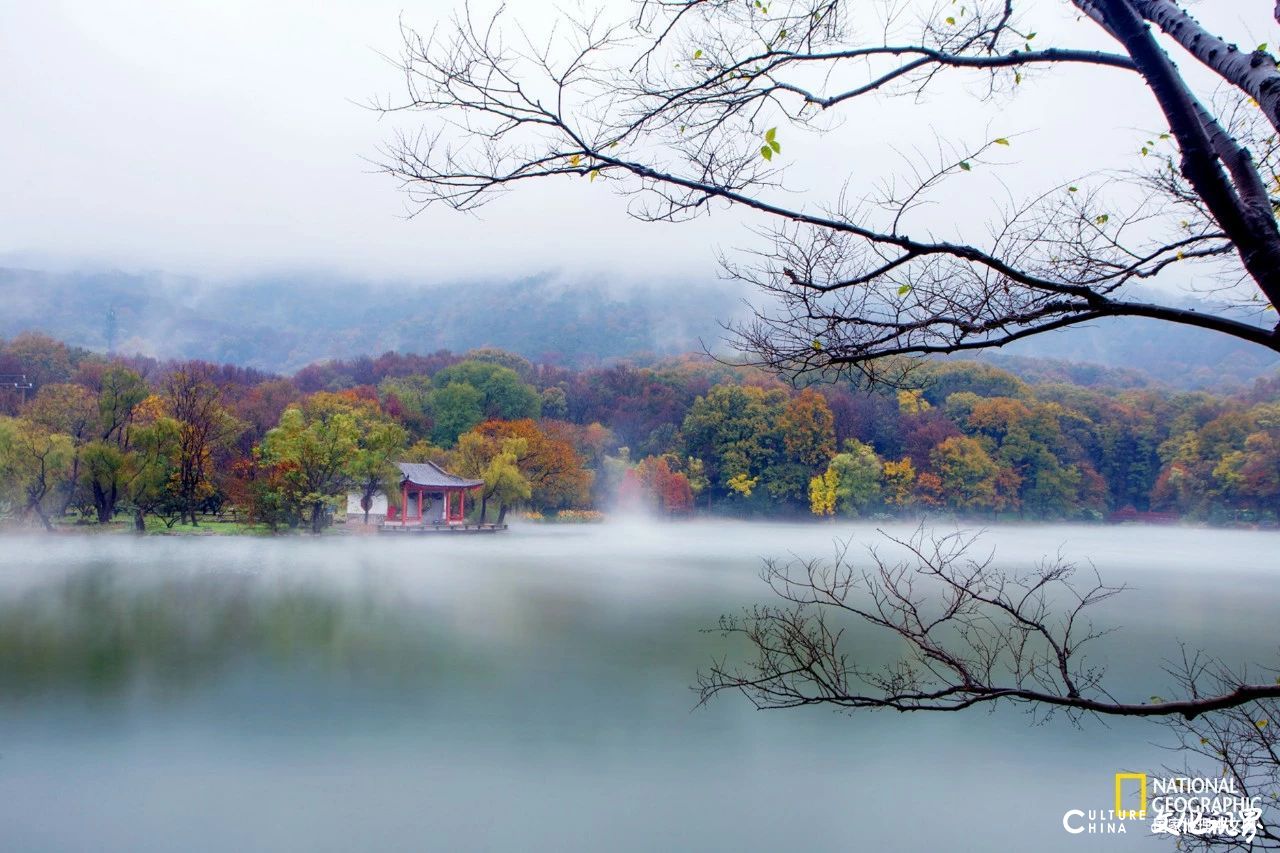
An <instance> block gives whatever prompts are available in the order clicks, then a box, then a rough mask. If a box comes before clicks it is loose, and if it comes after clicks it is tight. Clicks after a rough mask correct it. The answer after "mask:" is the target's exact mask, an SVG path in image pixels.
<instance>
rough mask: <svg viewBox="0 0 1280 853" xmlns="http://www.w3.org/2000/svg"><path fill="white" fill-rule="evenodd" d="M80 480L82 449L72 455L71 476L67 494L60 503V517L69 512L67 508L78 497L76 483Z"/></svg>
mask: <svg viewBox="0 0 1280 853" xmlns="http://www.w3.org/2000/svg"><path fill="white" fill-rule="evenodd" d="M79 482H80V451H79V450H77V451H76V452H75V454H74V455H73V456H72V457H71V478H70V479H68V480H67V485H66V491H67V494H66V496H65V497H63V499H62V503H60V504H59V505H58V517H59V518H61V517H62V516H64V515H66V514H67V510H69V509H70V508H71V502H72V501H73V500H75V498H76V484H77V483H79Z"/></svg>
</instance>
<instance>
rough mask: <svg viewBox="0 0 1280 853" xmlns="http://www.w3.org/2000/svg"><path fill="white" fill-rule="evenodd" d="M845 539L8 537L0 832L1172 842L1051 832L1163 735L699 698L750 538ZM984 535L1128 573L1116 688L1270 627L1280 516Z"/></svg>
mask: <svg viewBox="0 0 1280 853" xmlns="http://www.w3.org/2000/svg"><path fill="white" fill-rule="evenodd" d="M942 529H944V530H945V529H947V528H945V527H943V528H942ZM911 530H912V528H909V527H906V526H902V525H890V526H889V527H888V531H889V532H890V533H893V534H895V535H898V536H906V535H909V534H910V532H911ZM841 537H852V538H853V539H854V540H855V543H857V544H855V547H854V550H853V551H851V554H857V553H858V551H857V549H858V547H859V545H865V544H872V543H876V542H883V539H882V538H881V537H880V535H879V534H878V533H877V532H876V525H874V524H872V523H869V522H862V523H836V524H773V523H755V522H752V523H748V522H732V521H694V522H687V523H671V524H656V523H655V524H645V523H640V522H635V523H622V522H618V523H609V524H605V525H591V526H550V525H548V526H517V527H514V528H513V529H512V530H511V531H510V532H509V533H507V534H503V535H496V536H470V537H461V536H459V537H422V538H418V539H408V538H399V537H395V538H391V537H373V536H368V537H356V536H351V537H337V536H335V537H323V538H319V539H310V538H276V539H263V538H232V537H190V538H169V537H152V538H146V539H141V540H134V539H132V538H129V537H50V538H44V537H17V538H15V537H10V538H7V539H3V540H0V848H2V849H4V850H21V851H26V850H38V851H63V850H66V851H71V850H75V851H85V850H93V851H126V850H127V851H143V850H182V851H206V850H209V851H213V850H235V851H259V850H262V851H268V850H269V851H283V850H306V851H351V850H445V851H451V850H504V851H505V850H557V851H559V850H619V851H654V850H761V851H764V850H768V851H779V850H787V851H790V850H797V851H801V850H803V851H810V850H812V851H852V850H892V851H898V850H902V851H911V850H947V851H957V850H962V851H967V850H973V851H992V850H1027V849H1036V850H1047V851H1056V850H1073V851H1075V850H1094V849H1096V850H1139V849H1146V850H1170V849H1172V847H1173V845H1172V844H1171V843H1169V841H1167V840H1165V841H1161V840H1155V839H1151V838H1147V837H1144V836H1143V835H1142V834H1141V833H1139V832H1131V833H1130V834H1129V835H1128V836H1089V835H1079V836H1071V835H1068V834H1066V833H1065V832H1064V831H1063V829H1062V815H1063V813H1064V812H1065V811H1066V810H1068V809H1072V808H1081V809H1085V808H1106V807H1108V806H1109V804H1110V802H1111V796H1112V784H1113V776H1114V774H1115V773H1116V772H1118V771H1122V770H1135V769H1136V770H1145V769H1155V768H1156V767H1158V766H1159V765H1161V764H1162V763H1168V762H1169V761H1170V759H1171V757H1172V756H1170V754H1169V753H1167V752H1165V751H1163V750H1162V749H1161V748H1160V745H1161V743H1162V742H1163V743H1167V742H1168V741H1167V736H1166V734H1165V732H1164V730H1163V729H1162V728H1161V727H1160V726H1158V725H1155V724H1151V723H1148V722H1141V721H1133V720H1112V721H1109V722H1108V723H1107V724H1105V725H1104V724H1102V723H1100V722H1098V721H1095V720H1089V719H1086V720H1083V721H1082V722H1081V723H1080V725H1079V726H1074V725H1072V724H1071V723H1069V722H1068V721H1067V720H1066V719H1065V718H1055V719H1053V720H1050V721H1049V722H1046V723H1041V724H1036V723H1035V721H1033V720H1031V719H1029V718H1028V716H1027V715H1026V713H1025V712H1024V711H1022V710H1020V709H1016V708H1005V709H1001V710H998V711H996V712H994V713H989V712H987V711H982V710H978V711H971V712H966V713H957V714H905V715H904V714H892V713H883V712H882V713H858V714H855V715H852V716H849V715H844V714H839V713H835V712H833V711H830V710H823V709H815V708H810V709H804V710H788V711H763V712H762V711H756V710H754V709H753V708H752V707H751V706H750V704H749V703H748V702H747V701H746V700H745V699H743V698H741V697H738V696H736V695H733V696H731V695H723V696H721V697H718V698H717V699H715V700H714V701H713V702H712V703H711V704H710V705H708V706H706V707H702V708H695V707H694V706H695V703H696V698H697V697H696V694H695V692H694V691H693V690H692V689H691V685H693V684H694V682H695V679H696V675H697V672H698V670H699V669H700V668H703V667H705V666H706V664H707V663H708V662H709V661H710V660H711V659H712V657H713V656H717V655H721V654H726V653H728V654H730V655H733V654H736V653H739V651H740V650H739V649H738V648H737V647H736V646H731V645H728V644H727V643H726V641H725V640H724V639H723V638H721V637H720V636H718V635H716V634H714V633H706V632H704V631H702V630H700V629H702V628H705V627H709V626H713V625H714V624H715V622H716V619H717V617H718V616H720V615H721V614H722V613H733V612H735V611H737V610H738V609H740V608H741V607H743V606H747V605H750V604H753V603H757V602H768V601H770V593H769V590H768V589H767V588H766V587H765V586H764V584H763V583H762V582H761V580H760V578H759V576H758V572H759V569H760V565H761V559H762V558H764V557H782V558H786V557H788V556H789V555H799V556H825V555H830V554H831V553H832V552H833V542H834V540H836V539H837V538H841ZM982 541H983V544H984V546H986V547H990V548H994V549H995V553H996V560H997V562H998V563H999V564H1000V565H1002V566H1008V567H1010V568H1015V567H1019V566H1026V567H1027V568H1030V567H1031V566H1032V565H1033V564H1034V563H1035V562H1036V561H1038V560H1039V559H1041V558H1043V557H1045V556H1052V555H1054V554H1057V553H1058V552H1059V551H1061V552H1062V553H1063V554H1065V555H1066V556H1067V557H1069V558H1072V559H1074V560H1076V561H1079V562H1082V563H1084V562H1088V561H1091V562H1092V563H1093V564H1094V565H1095V566H1096V567H1097V569H1098V570H1099V571H1100V572H1101V573H1102V575H1103V576H1104V578H1105V579H1106V580H1107V581H1108V582H1111V583H1119V582H1124V583H1128V584H1131V585H1132V586H1133V587H1134V589H1132V590H1131V591H1129V592H1126V593H1124V594H1123V595H1121V596H1120V597H1118V598H1116V599H1113V600H1112V601H1109V602H1107V603H1106V604H1105V605H1104V606H1102V607H1100V608H1098V609H1097V611H1096V612H1095V614H1094V619H1095V621H1096V622H1097V623H1098V624H1099V625H1105V624H1114V625H1117V626H1119V627H1120V628H1121V630H1119V631H1118V632H1116V633H1115V634H1112V635H1110V636H1108V637H1106V638H1104V639H1103V640H1101V641H1099V644H1098V646H1097V647H1096V648H1095V649H1094V651H1093V653H1092V655H1091V659H1093V660H1095V661H1098V662H1105V663H1106V664H1107V665H1108V667H1109V668H1110V677H1109V681H1108V683H1109V684H1111V685H1112V686H1113V688H1114V690H1115V692H1116V693H1117V694H1118V695H1119V696H1120V697H1122V698H1126V699H1132V700H1135V701H1142V700H1144V699H1146V698H1147V697H1148V696H1150V695H1151V694H1153V693H1159V692H1160V691H1161V690H1166V692H1167V679H1166V677H1165V676H1164V674H1163V673H1162V672H1161V671H1160V665H1161V662H1162V661H1163V660H1165V659H1169V658H1172V657H1174V656H1176V655H1177V654H1178V647H1177V643H1178V642H1179V641H1182V642H1186V643H1187V644H1189V645H1191V646H1195V647H1203V648H1205V649H1207V650H1209V651H1211V652H1213V653H1215V654H1217V655H1220V656H1222V657H1224V658H1225V659H1226V660H1227V661H1229V662H1244V661H1257V660H1262V661H1265V660H1274V654H1275V649H1276V648H1277V645H1280V643H1278V642H1277V641H1278V640H1280V629H1278V627H1277V625H1278V624H1280V620H1277V619H1276V613H1277V612H1278V611H1280V607H1278V605H1280V585H1277V584H1276V583H1275V580H1274V577H1273V575H1274V572H1275V570H1276V561H1275V554H1276V553H1277V551H1278V550H1280V534H1277V533H1274V532H1252V531H1225V530H1200V529H1189V528H1142V527H1101V526H1096V527H1094V526H1078V527H1073V526H1032V525H1028V526H1017V527H997V528H992V529H990V530H988V531H987V532H986V533H985V534H984V538H983V540H982ZM865 649H866V650H867V651H866V652H865V653H866V654H871V655H882V656H889V655H893V654H894V653H895V648H894V646H893V644H892V643H884V642H880V643H876V642H874V641H873V640H872V639H870V638H869V639H868V640H867V644H866V646H865ZM1265 817H1266V815H1265V814H1264V818H1265Z"/></svg>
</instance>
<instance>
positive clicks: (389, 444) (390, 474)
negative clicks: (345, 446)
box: [350, 418, 409, 524]
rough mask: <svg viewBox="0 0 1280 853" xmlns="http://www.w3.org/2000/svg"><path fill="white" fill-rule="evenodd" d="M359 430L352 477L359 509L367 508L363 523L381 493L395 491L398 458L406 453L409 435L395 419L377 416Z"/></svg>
mask: <svg viewBox="0 0 1280 853" xmlns="http://www.w3.org/2000/svg"><path fill="white" fill-rule="evenodd" d="M358 426H359V428H360V433H359V436H358V438H357V441H356V450H355V455H354V456H353V457H352V459H351V467H350V473H351V479H352V482H353V483H354V485H355V488H356V491H357V492H359V493H360V508H361V509H362V510H364V523H365V524H368V523H369V509H370V507H372V506H373V498H374V496H375V495H376V494H378V492H382V493H383V494H384V495H388V496H389V495H391V494H392V493H393V492H395V490H396V489H395V487H396V483H397V480H398V478H399V473H400V469H398V468H397V467H396V464H395V463H396V461H397V459H398V458H399V457H400V456H401V455H402V454H403V453H404V450H405V446H406V445H407V444H408V441H409V434H408V433H407V432H405V429H404V427H402V426H400V424H398V423H395V422H394V421H391V420H388V419H385V418H378V419H375V420H372V421H370V422H366V423H364V424H358Z"/></svg>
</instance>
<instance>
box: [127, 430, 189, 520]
mask: <svg viewBox="0 0 1280 853" xmlns="http://www.w3.org/2000/svg"><path fill="white" fill-rule="evenodd" d="M181 455H182V424H180V423H179V422H178V421H176V420H174V419H173V418H170V417H166V416H163V415H161V416H149V417H147V418H146V419H145V420H144V422H142V423H138V424H135V426H134V427H133V429H132V430H131V447H130V450H129V454H128V456H127V457H126V462H127V465H126V473H125V476H124V481H123V486H124V488H123V492H124V496H125V500H126V502H127V503H128V504H129V506H130V507H131V508H132V510H133V526H134V530H135V531H137V532H138V533H144V532H146V529H147V516H148V515H151V514H154V513H157V512H167V511H168V510H169V509H170V508H179V507H180V504H179V503H178V501H177V497H176V496H175V494H174V492H173V490H172V488H171V487H172V484H173V483H174V481H175V479H176V477H177V475H178V469H179V466H180V464H181V463H180V460H181Z"/></svg>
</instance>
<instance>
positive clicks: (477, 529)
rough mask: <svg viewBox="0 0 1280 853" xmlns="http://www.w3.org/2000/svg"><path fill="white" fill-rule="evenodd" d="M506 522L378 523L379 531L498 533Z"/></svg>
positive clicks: (504, 526) (505, 527)
mask: <svg viewBox="0 0 1280 853" xmlns="http://www.w3.org/2000/svg"><path fill="white" fill-rule="evenodd" d="M506 529H507V525H505V524H397V523H395V522H383V523H382V524H379V525H378V532H379V533H406V534H421V533H442V534H449V533H498V532H500V531H503V530H506Z"/></svg>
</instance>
